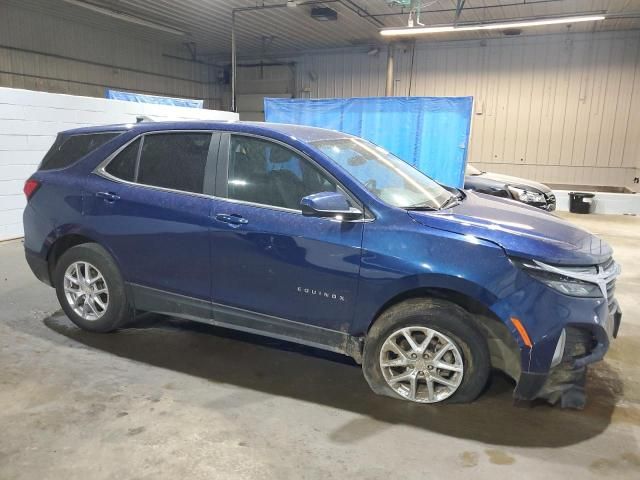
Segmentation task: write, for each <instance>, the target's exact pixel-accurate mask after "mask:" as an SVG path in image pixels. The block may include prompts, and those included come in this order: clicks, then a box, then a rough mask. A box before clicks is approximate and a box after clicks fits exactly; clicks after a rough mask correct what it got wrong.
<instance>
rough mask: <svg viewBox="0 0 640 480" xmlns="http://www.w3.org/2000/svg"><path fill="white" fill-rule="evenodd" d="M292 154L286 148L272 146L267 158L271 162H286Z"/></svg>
mask: <svg viewBox="0 0 640 480" xmlns="http://www.w3.org/2000/svg"><path fill="white" fill-rule="evenodd" d="M292 156H293V154H292V153H291V152H290V151H288V150H287V149H286V148H280V147H274V148H272V149H271V155H269V160H270V161H271V163H286V162H288V161H289V160H291V157H292Z"/></svg>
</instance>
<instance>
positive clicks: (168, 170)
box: [84, 132, 220, 316]
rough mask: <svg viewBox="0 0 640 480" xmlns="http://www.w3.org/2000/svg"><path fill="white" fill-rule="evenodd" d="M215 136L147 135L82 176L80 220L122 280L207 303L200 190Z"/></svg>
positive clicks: (206, 227) (206, 218)
mask: <svg viewBox="0 0 640 480" xmlns="http://www.w3.org/2000/svg"><path fill="white" fill-rule="evenodd" d="M219 141H220V136H219V135H218V134H212V133H211V132H181V133H163V132H159V133H153V134H147V135H145V136H143V137H140V138H139V139H138V140H135V141H134V142H133V143H131V144H129V145H128V146H127V147H126V148H124V149H123V150H122V151H121V152H120V153H118V154H117V155H116V156H115V157H114V159H113V160H111V162H110V163H109V164H108V165H106V166H105V167H104V168H103V169H102V170H101V171H99V172H98V173H97V174H95V175H91V176H90V178H89V179H88V182H87V185H86V189H85V195H84V214H85V216H86V218H87V223H88V224H89V225H90V227H91V228H92V229H93V231H94V232H95V235H96V237H97V240H98V241H99V242H100V243H101V244H102V245H105V246H106V247H107V248H108V249H109V250H110V251H111V253H112V254H113V256H114V257H115V258H116V261H117V262H118V264H119V266H120V269H121V271H122V274H123V276H124V279H125V281H126V282H128V283H129V284H132V285H133V286H134V287H145V288H147V289H153V290H154V291H156V292H157V294H158V295H160V296H162V292H171V293H175V294H178V295H181V296H184V297H191V298H196V299H200V300H202V301H203V302H204V303H205V304H206V303H207V302H209V300H210V295H211V276H210V272H209V263H210V251H209V246H210V244H209V242H210V238H209V233H210V224H211V216H210V215H211V206H212V199H211V197H210V196H207V195H205V194H204V193H205V192H206V190H207V188H210V190H211V191H210V192H209V193H212V190H213V175H212V174H211V173H213V174H214V173H215V164H213V162H215V161H216V160H217V148H218V145H219ZM210 162H211V163H210ZM208 185H209V186H208ZM147 293H148V292H147ZM139 294H140V292H139V291H136V296H138V295H139ZM202 314H203V315H204V316H208V311H207V310H206V309H204V308H203V309H202Z"/></svg>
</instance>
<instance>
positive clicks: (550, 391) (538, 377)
mask: <svg viewBox="0 0 640 480" xmlns="http://www.w3.org/2000/svg"><path fill="white" fill-rule="evenodd" d="M621 320H622V312H621V310H620V307H619V306H618V305H617V303H616V304H615V308H614V309H613V312H612V322H613V323H612V328H611V331H610V332H609V334H608V333H607V331H606V330H605V329H603V328H599V329H595V330H593V331H591V332H590V333H591V334H592V335H593V345H592V347H591V348H590V349H588V353H586V354H584V355H579V356H577V357H575V356H573V354H574V352H571V351H567V350H565V354H564V356H563V359H562V362H561V363H560V364H559V365H557V366H555V367H554V368H552V369H551V370H550V371H549V372H548V373H537V372H522V373H521V375H520V378H519V380H518V384H517V386H516V389H515V391H514V398H515V399H516V400H534V399H538V398H540V399H544V400H547V401H548V402H549V403H551V404H556V403H558V402H559V403H560V405H561V406H562V407H563V408H565V407H568V408H583V407H584V405H585V402H586V394H585V388H584V386H585V380H586V373H587V365H589V364H592V363H595V362H599V361H600V360H602V359H603V358H604V356H605V354H606V353H607V351H608V350H609V345H610V339H613V338H616V337H617V335H618V329H619V328H620V322H621Z"/></svg>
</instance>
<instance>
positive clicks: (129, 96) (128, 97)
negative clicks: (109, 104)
mask: <svg viewBox="0 0 640 480" xmlns="http://www.w3.org/2000/svg"><path fill="white" fill-rule="evenodd" d="M106 97H107V98H110V99H113V100H124V101H126V102H137V103H153V104H156V105H171V106H174V107H188V108H203V107H204V101H203V100H192V99H190V98H171V97H160V96H157V95H144V94H142V93H133V92H121V91H119V90H111V89H109V88H108V89H107V91H106Z"/></svg>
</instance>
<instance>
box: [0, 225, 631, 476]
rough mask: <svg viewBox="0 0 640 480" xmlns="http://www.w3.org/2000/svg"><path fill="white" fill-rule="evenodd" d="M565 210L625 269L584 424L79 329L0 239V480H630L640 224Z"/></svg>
mask: <svg viewBox="0 0 640 480" xmlns="http://www.w3.org/2000/svg"><path fill="white" fill-rule="evenodd" d="M563 216H567V217H569V218H570V219H571V220H572V221H575V222H576V223H579V224H581V225H583V226H585V227H587V228H588V229H590V230H591V231H593V232H594V233H598V234H601V235H602V236H603V237H604V238H606V239H607V240H608V241H610V242H611V244H612V245H613V246H614V248H615V250H616V258H617V260H618V261H619V262H620V263H621V264H622V266H623V269H624V270H623V275H622V278H621V279H620V281H619V284H618V298H619V300H620V303H621V305H622V308H623V310H624V318H623V322H624V323H623V326H622V328H621V331H620V337H619V338H618V340H617V341H616V342H615V344H614V346H613V348H612V350H611V351H610V354H609V356H608V357H607V360H606V361H605V362H601V363H600V364H598V365H597V366H595V367H594V368H593V369H592V371H591V374H590V379H589V384H588V394H589V403H588V406H587V408H586V409H585V410H584V411H582V412H577V411H566V410H561V409H559V408H552V407H548V406H546V405H542V406H537V407H534V408H516V407H514V406H512V401H511V389H512V385H511V384H510V382H509V381H508V380H506V379H505V378H503V377H502V376H495V377H494V379H493V381H492V384H491V386H490V388H489V389H488V391H487V392H486V393H485V394H484V396H482V397H481V398H480V399H479V400H478V401H477V402H476V403H474V404H472V405H452V406H441V407H429V406H419V405H412V404H409V403H405V402H401V401H394V400H391V399H388V398H383V397H376V396H374V395H373V394H372V393H371V392H370V391H369V389H368V387H367V385H366V383H365V381H364V379H363V378H362V375H361V371H360V369H359V368H358V367H357V366H356V365H354V364H353V363H351V362H350V361H349V360H348V359H346V358H343V357H340V356H334V355H331V354H327V353H324V352H318V351H315V350H312V349H307V348H302V347H298V346H295V345H290V344H283V343H281V342H277V341H272V340H265V339H261V338H258V337H254V336H250V335H244V334H238V333H232V332H229V331H225V330H221V329H216V328H212V327H208V326H203V325H198V324H194V323H189V322H183V321H179V320H174V319H166V318H162V317H159V316H155V315H147V316H146V317H144V318H141V319H140V320H139V321H138V323H137V324H136V325H134V326H132V327H131V328H128V329H126V330H122V331H120V332H118V333H115V334H107V335H98V334H90V333H86V332H82V331H80V330H78V329H77V328H76V327H75V326H74V325H73V324H72V323H71V322H70V321H69V320H68V319H67V318H66V317H65V316H64V315H62V314H60V312H59V306H58V304H57V301H56V298H55V295H54V292H53V290H52V289H50V288H48V287H46V286H44V285H42V284H40V283H39V282H37V281H36V280H35V278H34V277H33V276H32V275H31V273H30V272H29V271H28V269H27V266H26V264H25V262H24V260H23V257H22V245H21V243H20V242H19V241H15V242H6V243H3V244H0V432H1V433H0V479H3V480H4V479H14V478H20V479H31V478H34V479H35V478H38V479H48V478H52V479H57V478H64V479H65V480H72V479H83V480H84V479H92V480H95V479H111V478H113V479H118V480H122V479H129V478H137V479H144V478H150V479H151V478H153V479H156V478H188V479H199V478H207V479H211V478H224V479H240V478H251V479H256V478H260V479H266V478H275V479H287V478H296V479H303V478H309V479H316V478H319V479H323V480H327V479H331V478H348V477H350V478H367V479H369V478H380V479H389V478H394V477H395V478H402V479H403V480H405V479H406V480H409V479H413V478H443V477H445V476H447V477H449V478H459V477H463V476H473V478H476V479H483V478H496V477H498V478H500V477H503V478H513V477H516V476H517V478H536V479H539V478H545V476H546V477H547V478H560V477H565V478H572V479H578V478H580V479H584V478H598V479H600V478H602V477H607V478H639V477H640V451H639V448H638V442H639V440H640V355H639V354H638V352H640V295H638V293H639V288H640V256H639V255H638V248H639V246H640V218H634V217H613V216H597V215H593V216H588V217H582V216H571V215H569V214H563ZM634 472H635V473H634Z"/></svg>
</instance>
